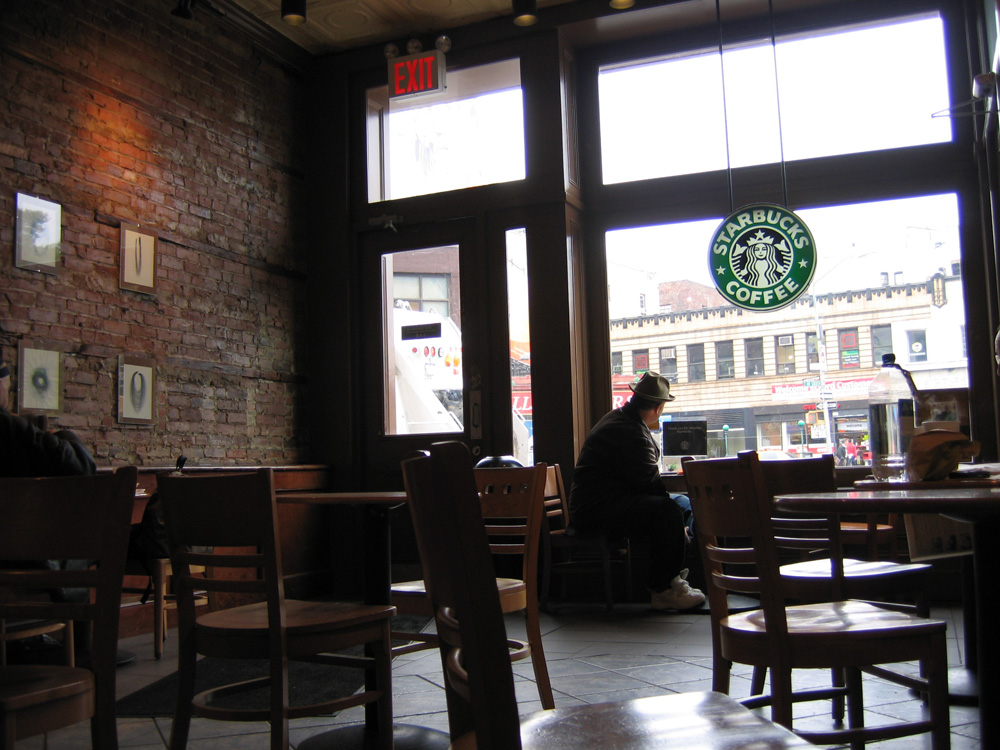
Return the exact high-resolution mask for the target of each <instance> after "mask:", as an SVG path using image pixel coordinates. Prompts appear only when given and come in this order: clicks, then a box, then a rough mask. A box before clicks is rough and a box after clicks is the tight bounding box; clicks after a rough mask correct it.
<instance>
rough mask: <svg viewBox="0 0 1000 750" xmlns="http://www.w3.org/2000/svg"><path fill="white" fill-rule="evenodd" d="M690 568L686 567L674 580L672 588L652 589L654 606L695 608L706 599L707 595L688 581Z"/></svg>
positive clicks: (661, 607)
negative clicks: (692, 586)
mask: <svg viewBox="0 0 1000 750" xmlns="http://www.w3.org/2000/svg"><path fill="white" fill-rule="evenodd" d="M687 575H688V569H687V568H684V570H682V571H681V572H680V573H678V574H677V576H676V577H675V578H674V580H673V581H671V582H670V588H669V589H665V590H663V591H659V592H657V591H652V592H650V596H651V598H652V607H653V609H656V610H664V609H678V610H685V609H694V608H695V607H697V606H700V605H701V604H702V603H703V602H704V601H705V595H704V594H703V593H701V591H699V590H698V589H693V588H691V585H690V584H689V583H688V582H687Z"/></svg>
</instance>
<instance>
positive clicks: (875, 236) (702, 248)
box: [606, 194, 968, 455]
mask: <svg viewBox="0 0 1000 750" xmlns="http://www.w3.org/2000/svg"><path fill="white" fill-rule="evenodd" d="M797 213H798V215H799V216H800V217H801V218H802V219H803V220H804V221H805V222H806V223H807V224H808V225H809V227H810V229H811V230H812V233H813V235H814V237H815V239H816V246H817V261H816V271H815V275H814V277H813V281H812V284H811V286H810V287H809V289H808V290H807V291H806V294H805V295H803V296H802V297H800V298H799V299H798V300H797V301H796V302H794V303H792V304H791V305H788V306H787V307H784V308H781V309H779V310H774V311H770V312H752V311H747V310H741V309H739V308H736V307H734V306H733V305H731V304H729V303H728V302H727V301H726V300H725V298H723V297H722V296H721V295H720V294H719V293H718V292H717V291H716V290H715V288H714V286H713V282H712V278H711V276H710V273H709V266H708V263H707V258H708V249H709V242H710V238H711V235H712V231H713V229H714V228H715V226H716V225H717V224H718V220H715V221H707V222H691V223H683V224H669V225H662V226H658V227H641V228H637V229H623V230H616V231H611V232H608V233H607V235H606V247H607V268H608V282H609V308H610V309H611V310H613V311H615V314H614V316H613V317H612V318H611V320H610V333H611V350H612V353H613V355H614V353H615V352H623V351H624V352H628V353H629V354H630V355H632V356H634V354H632V353H633V352H634V351H635V350H634V349H633V346H634V344H635V343H637V340H641V341H642V342H643V344H644V345H649V346H656V347H657V349H654V351H657V350H658V351H661V352H662V351H664V350H668V351H669V350H673V351H675V352H686V358H687V362H686V364H687V366H686V368H685V367H678V368H677V370H676V373H677V374H676V381H677V382H676V386H674V387H673V388H672V389H671V390H672V392H673V393H675V395H676V396H677V400H676V401H673V402H671V403H669V404H667V407H666V410H665V415H666V416H667V417H669V419H671V420H672V421H685V420H707V421H708V423H709V430H710V431H711V430H713V429H716V430H722V429H723V426H724V425H728V426H729V433H730V435H729V436H730V445H732V437H733V436H735V435H737V434H745V436H746V437H745V440H746V445H747V447H748V448H760V449H762V450H763V449H768V450H777V451H781V452H784V453H788V454H791V455H799V454H801V453H803V452H806V451H808V452H828V451H830V450H831V449H832V447H834V446H835V445H836V443H837V440H838V438H840V437H850V438H852V439H853V440H854V441H855V442H856V443H858V444H859V445H863V444H866V443H867V421H866V420H867V416H866V415H867V389H868V382H869V381H870V380H871V379H872V378H873V377H874V376H875V373H876V367H875V366H874V365H875V364H876V363H877V362H878V361H880V360H881V357H880V356H879V358H878V359H877V360H876V356H875V355H876V353H881V352H884V351H893V352H895V353H896V357H897V360H898V361H899V362H900V363H904V366H906V367H908V368H909V369H910V370H911V371H912V373H913V378H914V381H915V382H916V384H917V386H918V388H921V389H931V390H933V389H951V388H966V387H968V375H967V370H966V367H965V348H964V343H963V336H964V302H963V292H962V283H961V281H962V280H961V275H959V274H955V273H954V271H956V270H958V269H959V268H960V266H959V265H957V264H955V263H953V261H954V260H956V259H958V258H959V257H960V252H959V236H958V205H957V198H956V196H955V195H953V194H944V195H936V196H927V197H917V198H908V199H903V200H895V201H880V202H876V203H864V204H855V205H845V206H834V207H827V208H816V209H800V210H798V211H797ZM720 219H721V217H720ZM936 275H940V276H941V281H940V283H943V284H944V286H945V288H946V290H947V293H946V294H945V295H944V296H943V297H941V296H937V297H935V294H934V289H935V284H934V283H933V277H935V276H936ZM638 288H643V289H645V293H646V297H647V298H648V299H659V300H661V309H660V310H659V311H658V312H647V313H646V314H643V313H642V312H641V311H640V310H639V309H638V307H634V308H633V309H632V310H631V311H629V310H628V309H627V306H628V304H629V301H630V300H636V299H638V294H636V291H637V289H638ZM942 299H943V301H944V302H943V305H941V306H938V304H940V303H941V302H942ZM632 304H634V303H632ZM796 344H798V345H796ZM736 352H739V353H744V356H743V357H742V358H737V357H735V356H734V354H735V353H736ZM709 353H710V355H711V356H712V357H714V359H715V361H714V363H712V362H708V363H707V364H708V367H706V354H709ZM627 356H628V355H627ZM741 359H742V361H740V360H741ZM956 362H959V363H962V366H960V367H958V368H956V367H955V363H956ZM633 378H634V376H633V375H631V374H624V375H613V376H612V381H613V383H612V388H613V392H614V395H615V402H616V403H620V402H621V401H623V400H624V399H625V398H627V395H628V384H629V383H630V382H632V380H633ZM800 421H801V422H802V424H801V425H799V424H798V423H799V422H800ZM776 425H784V426H785V427H782V428H781V429H779V428H778V427H776ZM737 430H744V431H745V432H744V433H737ZM779 439H780V443H778V441H779ZM720 444H723V443H720Z"/></svg>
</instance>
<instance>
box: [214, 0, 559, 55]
mask: <svg viewBox="0 0 1000 750" xmlns="http://www.w3.org/2000/svg"><path fill="white" fill-rule="evenodd" d="M232 2H234V3H235V4H236V5H239V6H241V7H242V8H244V9H245V10H247V11H248V12H249V13H250V14H251V15H253V16H255V17H256V18H258V19H260V20H261V21H263V22H264V23H266V24H267V25H268V26H271V27H272V28H274V29H276V30H278V31H279V32H280V33H281V34H282V35H283V36H285V37H287V38H288V39H290V40H291V41H293V42H294V43H295V44H297V45H298V46H299V47H302V48H303V49H304V50H306V51H307V52H309V53H311V54H314V55H318V54H326V53H331V52H339V51H343V50H346V49H352V48H356V47H361V46H365V45H368V44H376V43H380V42H384V41H388V40H396V39H402V38H405V37H407V36H412V35H416V34H421V33H423V32H427V31H436V30H439V29H449V28H455V27H457V26H464V25H466V24H470V23H477V22H479V21H487V20H490V19H493V18H499V17H501V16H505V15H506V16H509V15H511V0H308V2H307V5H306V22H305V23H303V24H300V25H298V26H289V25H288V24H287V23H284V22H283V21H282V20H281V0H232ZM567 2H572V0H539V2H538V5H539V7H543V8H544V7H546V6H552V5H560V4H564V3H567ZM195 7H197V6H195Z"/></svg>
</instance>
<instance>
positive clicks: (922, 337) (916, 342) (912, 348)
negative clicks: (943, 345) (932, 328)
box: [906, 331, 927, 362]
mask: <svg viewBox="0 0 1000 750" xmlns="http://www.w3.org/2000/svg"><path fill="white" fill-rule="evenodd" d="M906 343H907V344H908V345H909V361H910V362H926V361H927V332H926V331H907V332H906Z"/></svg>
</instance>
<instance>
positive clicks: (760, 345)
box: [743, 338, 764, 378]
mask: <svg viewBox="0 0 1000 750" xmlns="http://www.w3.org/2000/svg"><path fill="white" fill-rule="evenodd" d="M743 346H744V349H745V353H746V360H747V377H748V378H759V377H761V376H762V375H763V374H764V339H762V338H754V339H745V340H744V342H743Z"/></svg>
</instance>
